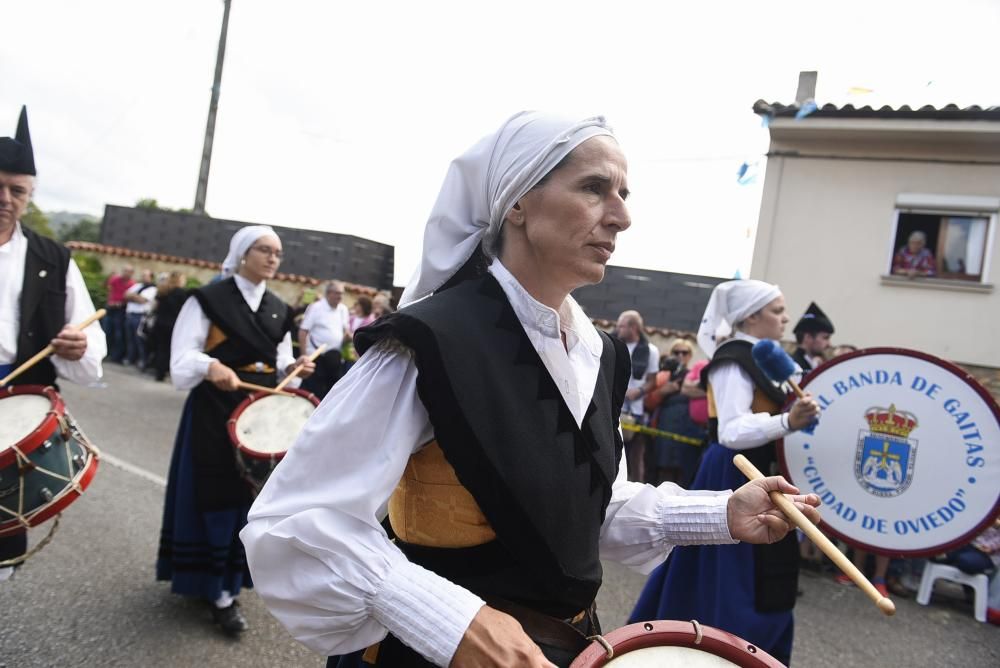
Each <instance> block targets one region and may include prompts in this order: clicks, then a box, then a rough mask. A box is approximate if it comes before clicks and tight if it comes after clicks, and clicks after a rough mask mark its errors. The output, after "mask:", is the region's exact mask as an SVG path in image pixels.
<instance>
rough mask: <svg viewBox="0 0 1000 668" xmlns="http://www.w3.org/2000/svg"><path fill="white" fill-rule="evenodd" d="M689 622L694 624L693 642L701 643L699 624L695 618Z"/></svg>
mask: <svg viewBox="0 0 1000 668" xmlns="http://www.w3.org/2000/svg"><path fill="white" fill-rule="evenodd" d="M691 624H692V625H693V626H694V644H695V645H700V644H701V638H702V636H701V624H699V623H698V620H697V619H692V620H691Z"/></svg>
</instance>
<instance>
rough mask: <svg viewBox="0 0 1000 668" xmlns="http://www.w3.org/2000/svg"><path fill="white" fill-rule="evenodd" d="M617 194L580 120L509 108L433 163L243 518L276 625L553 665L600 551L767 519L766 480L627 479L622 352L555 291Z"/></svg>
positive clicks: (577, 619) (408, 662)
mask: <svg viewBox="0 0 1000 668" xmlns="http://www.w3.org/2000/svg"><path fill="white" fill-rule="evenodd" d="M627 195H628V188H627V183H626V164H625V159H624V156H623V155H622V153H621V150H620V149H619V148H618V144H617V142H616V141H615V139H614V137H613V135H612V133H611V130H610V128H608V126H607V124H606V123H605V121H604V119H603V118H600V117H597V118H587V119H583V120H579V119H567V118H563V117H558V116H552V115H548V114H542V113H537V112H524V113H520V114H517V115H515V116H513V117H512V118H510V119H509V120H508V121H507V122H506V123H504V125H503V126H502V127H501V128H500V129H499V130H498V131H497V132H495V133H493V134H491V135H489V136H487V137H485V138H484V139H482V140H481V141H480V142H478V143H477V144H476V145H474V146H473V147H472V148H471V149H470V150H469V151H467V152H466V153H465V154H463V155H462V156H460V157H459V158H458V159H456V160H455V161H454V162H453V163H452V164H451V168H450V169H449V171H448V175H447V176H446V178H445V182H444V185H443V187H442V189H441V193H440V195H439V196H438V199H437V202H436V203H435V205H434V209H433V211H432V212H431V216H430V219H429V220H428V222H427V228H426V231H425V234H424V255H423V259H422V261H421V264H420V267H419V268H418V270H417V272H416V274H415V275H414V277H413V280H412V281H411V282H410V284H409V285H408V286H407V288H406V291H405V293H404V294H403V298H402V304H403V308H401V309H400V310H399V311H397V312H396V313H393V314H390V315H387V316H384V317H383V318H381V319H380V320H378V321H377V322H375V323H374V324H373V325H371V326H370V327H368V328H366V329H362V330H361V331H360V332H359V333H358V335H357V337H356V339H355V340H356V344H357V345H358V349H359V352H361V353H362V357H361V358H360V359H359V361H358V362H357V364H356V365H355V366H354V367H353V368H352V369H351V371H350V372H349V373H348V374H347V375H346V376H345V377H344V378H343V379H342V380H341V381H340V382H339V383H338V384H337V385H336V386H334V388H333V390H332V391H331V392H330V394H329V395H327V397H326V399H325V400H324V401H323V403H322V404H321V405H320V407H319V409H318V410H317V411H316V413H315V414H314V415H313V417H312V418H311V419H310V421H309V422H308V424H307V425H306V426H305V428H304V429H303V431H302V432H301V434H300V436H299V438H298V440H297V441H296V443H295V445H294V446H293V447H292V448H291V449H290V451H289V454H288V456H287V457H286V458H285V459H284V461H283V462H282V464H281V466H279V467H278V469H277V470H276V471H275V473H274V474H273V475H272V476H271V478H270V479H269V480H268V482H267V484H266V485H265V486H264V489H263V490H262V492H261V494H260V496H259V497H258V498H257V500H256V501H255V503H254V506H253V508H252V509H251V513H250V521H249V523H248V525H247V527H246V529H244V530H243V533H242V535H241V536H242V538H243V542H244V544H245V545H246V547H247V558H248V562H249V564H250V568H251V571H252V572H253V575H254V581H255V583H256V585H257V592H258V593H259V594H260V595H261V597H262V598H263V600H264V602H265V604H266V605H267V606H268V607H269V608H270V610H271V611H272V613H274V615H275V616H277V617H278V619H279V620H280V621H281V622H282V623H283V624H284V625H285V626H286V627H287V628H288V629H289V631H290V632H291V633H292V635H293V636H295V637H296V638H298V639H299V640H300V641H302V642H303V643H305V644H307V645H308V646H309V647H310V648H312V649H313V650H315V651H317V652H321V653H324V654H327V655H334V654H346V653H348V652H352V653H353V654H351V655H349V656H344V657H340V665H341V666H361V665H368V664H374V665H378V666H393V667H403V668H405V667H407V666H426V665H435V666H448V665H456V666H519V667H524V666H529V667H543V666H544V667H550V666H553V665H559V666H566V665H568V664H569V663H570V661H571V660H572V659H573V657H574V656H575V655H576V654H577V653H578V652H579V651H580V649H581V648H582V647H584V646H585V645H586V642H587V641H586V636H587V635H590V634H592V633H595V632H597V629H598V627H597V623H596V618H595V616H594V610H593V601H594V596H595V595H596V593H597V589H598V587H599V586H600V582H601V566H600V557H604V558H610V559H615V560H617V561H621V562H623V563H626V564H629V565H631V566H633V567H636V568H639V569H645V570H646V571H647V572H648V570H649V569H651V568H652V567H654V566H655V565H657V564H659V563H660V562H661V561H662V560H663V559H664V558H665V556H666V554H667V553H668V552H669V550H670V548H671V546H672V545H675V544H682V543H687V542H715V543H731V542H732V540H733V539H732V536H737V537H742V538H747V539H754V540H765V541H766V540H769V539H774V538H776V537H780V535H784V533H785V532H786V531H787V529H788V526H787V524H786V522H785V521H784V519H783V518H780V517H777V516H773V515H771V514H768V515H767V516H766V517H765V519H763V520H762V519H761V515H760V513H762V512H769V513H770V512H773V509H772V507H771V506H770V501H769V499H768V498H767V494H766V493H765V486H764V485H757V486H748V487H747V488H746V489H745V490H742V491H741V492H739V493H737V494H735V495H732V496H730V494H729V493H728V492H727V493H708V494H687V493H685V492H684V491H683V490H680V489H679V488H677V487H676V486H672V485H667V486H664V487H662V488H660V489H657V488H654V487H650V486H646V485H641V484H637V483H629V482H628V481H627V480H626V479H625V476H624V472H625V468H626V467H625V465H624V464H623V463H621V462H620V457H621V451H622V441H621V435H620V432H619V431H618V429H617V426H618V425H617V419H618V415H619V412H620V408H621V404H622V401H623V398H624V392H625V387H626V384H627V379H628V376H629V361H628V359H629V358H628V354H627V351H626V349H625V346H624V345H623V344H622V343H620V342H616V341H615V340H613V339H611V338H610V337H608V336H607V335H605V334H603V333H601V332H598V330H597V329H595V328H594V326H593V325H592V324H591V322H590V320H589V319H588V318H587V316H586V315H584V313H583V311H582V310H581V309H580V307H579V306H578V305H577V304H576V302H575V301H574V300H573V298H572V297H570V292H571V291H572V290H574V289H575V288H577V287H579V286H581V285H585V284H588V283H596V282H599V281H600V280H601V279H602V278H603V276H604V266H605V263H606V262H607V261H608V259H609V258H610V257H611V253H612V251H613V250H614V245H615V240H616V237H617V234H618V233H619V232H621V231H623V230H625V229H627V228H628V227H629V225H630V224H631V221H630V219H629V215H628V211H627V209H626V207H625V198H626V197H627ZM427 295H431V296H429V297H427ZM424 297H427V298H426V299H424ZM418 300H419V301H418ZM767 484H768V485H770V489H778V488H779V482H778V479H770V481H769V482H768V483H767ZM780 488H781V489H782V490H784V491H793V490H794V488H792V487H791V486H790V485H788V483H787V482H783V483H782V484H781V486H780ZM801 500H802V499H801V498H800V501H801ZM809 501H810V502H812V503H815V502H816V499H815V498H813V499H810V500H809ZM386 507H387V508H388V519H389V524H390V525H391V529H392V530H393V531H394V533H395V534H396V540H395V541H390V539H389V538H388V536H387V535H386V532H385V531H384V530H383V527H382V525H381V524H380V522H379V518H380V516H381V515H382V513H383V512H384V510H383V509H385V508H386ZM802 507H803V508H805V509H806V510H807V512H810V513H814V509H813V508H812V507H811V506H809V505H806V504H805V503H803V504H802ZM727 509H728V510H729V512H730V513H731V514H732V517H733V521H732V523H729V524H727ZM730 530H732V533H730ZM543 637H544V638H546V640H545V641H541V640H540V638H543ZM366 648H367V649H366ZM361 650H364V652H363V653H362V651H361ZM328 665H338V662H337V661H336V659H334V658H331V660H330V662H328Z"/></svg>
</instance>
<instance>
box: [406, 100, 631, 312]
mask: <svg viewBox="0 0 1000 668" xmlns="http://www.w3.org/2000/svg"><path fill="white" fill-rule="evenodd" d="M598 135H608V136H611V137H613V136H614V134H613V133H612V132H611V128H610V127H608V125H607V122H606V121H605V120H604V117H603V116H595V117H593V118H585V119H583V120H579V119H573V118H567V117H564V116H556V115H553V114H546V113H542V112H538V111H522V112H520V113H518V114H515V115H513V116H511V117H510V118H509V119H507V121H506V122H505V123H504V124H503V126H501V127H500V129H499V130H497V131H496V132H494V133H493V134H491V135H488V136H486V137H484V138H482V139H481V140H479V141H478V142H477V143H476V144H475V145H474V146H473V147H472V148H470V149H469V150H468V151H466V152H465V153H463V154H462V155H461V156H459V157H458V158H456V159H455V160H454V161H453V162H452V163H451V166H450V167H449V169H448V174H447V176H445V179H444V184H443V185H442V186H441V192H440V193H438V198H437V201H436V202H435V203H434V208H433V209H432V210H431V215H430V218H428V219H427V227H426V228H425V229H424V252H423V257H422V258H421V261H420V266H419V267H417V270H416V272H414V274H413V278H411V279H410V282H409V284H407V286H406V290H404V291H403V296H402V297H401V298H400V302H399V303H400V306H405V305H406V304H409V303H411V302H414V301H416V300H418V299H421V298H422V297H426V296H427V295H429V294H431V293H432V292H434V291H435V290H437V289H438V288H440V287H441V286H442V285H444V284H445V283H446V282H447V281H448V279H449V278H451V277H452V276H454V275H455V273H456V272H457V271H458V270H459V269H461V268H462V265H464V264H465V262H466V261H467V260H468V259H469V258H470V257H472V253H473V252H474V251H475V250H476V246H478V245H479V242H480V240H481V239H482V238H483V235H484V234H486V232H487V230H490V232H491V236H495V235H496V234H499V230H500V227H501V226H502V225H503V221H504V218H505V217H506V215H507V213H508V212H509V211H510V209H511V207H512V206H514V204H515V203H517V201H518V200H519V199H521V198H522V197H524V195H525V194H526V193H527V192H528V191H529V190H531V189H532V188H533V187H534V186H535V185H536V184H537V183H538V182H539V181H540V180H541V179H542V177H544V176H545V175H546V174H548V173H549V172H550V171H551V170H552V168H553V167H555V166H556V165H557V164H559V162H560V161H561V160H562V159H563V158H565V157H566V156H567V155H569V153H570V151H572V150H573V149H574V148H576V147H577V146H579V145H580V144H582V143H583V142H585V141H586V140H588V139H590V138H591V137H596V136H598Z"/></svg>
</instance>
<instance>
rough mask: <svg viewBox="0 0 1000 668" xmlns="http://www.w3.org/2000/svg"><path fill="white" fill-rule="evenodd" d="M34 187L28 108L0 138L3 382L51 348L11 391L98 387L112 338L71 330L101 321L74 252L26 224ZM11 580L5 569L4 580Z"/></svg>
mask: <svg viewBox="0 0 1000 668" xmlns="http://www.w3.org/2000/svg"><path fill="white" fill-rule="evenodd" d="M34 187H35V156H34V153H33V152H32V149H31V136H30V134H29V133H28V113H27V110H26V109H24V108H23V107H22V108H21V117H20V119H19V120H18V124H17V133H16V134H15V135H14V137H0V276H2V277H3V278H2V279H0V378H4V377H6V376H7V374H9V373H10V372H11V371H13V370H14V369H15V368H17V367H18V366H20V365H21V363H23V362H24V361H26V360H28V359H29V358H30V357H32V356H33V355H34V354H35V353H37V352H39V351H41V350H42V348H44V347H45V346H47V345H48V344H50V343H51V344H52V347H53V349H54V352H53V354H52V355H51V356H49V357H47V358H45V359H43V360H42V361H41V362H38V363H37V364H35V365H34V366H33V367H31V368H30V369H29V370H27V371H25V372H24V373H22V374H21V375H20V376H18V377H17V378H15V379H14V380H13V381H11V383H10V384H11V385H22V384H30V385H54V384H55V382H56V377H57V376H61V377H63V378H67V379H69V380H72V381H74V382H77V383H90V382H93V381H95V380H97V379H99V378H100V377H101V359H102V358H103V357H104V355H105V353H106V352H107V345H106V343H105V339H104V332H103V331H102V330H101V328H100V327H99V326H98V325H97V324H96V323H95V324H92V325H90V326H89V327H87V328H86V329H85V330H84V331H82V332H80V331H77V330H75V329H73V328H72V327H70V326H69V323H76V322H81V321H83V320H84V319H86V318H87V317H89V316H90V315H91V314H93V313H94V305H93V302H92V301H91V299H90V295H89V294H88V292H87V286H86V285H85V284H84V282H83V276H82V275H81V274H80V269H79V268H78V267H77V266H76V263H75V262H73V260H72V259H71V258H70V253H69V250H68V249H67V248H65V247H64V246H62V245H61V244H58V243H56V242H55V241H52V240H51V239H47V238H45V237H42V236H40V235H38V234H36V233H34V232H33V231H31V230H30V229H28V228H27V227H25V226H24V225H22V224H21V222H20V220H21V216H22V215H24V212H25V211H26V210H27V208H28V202H29V201H30V200H31V193H32V192H33V191H34ZM8 445H9V444H7V443H0V449H2V448H4V447H7V446H8ZM26 545H27V536H26V535H25V534H24V533H20V534H16V535H14V536H9V537H0V563H2V562H5V561H7V560H11V559H14V558H16V557H19V556H21V555H23V554H24V552H25V548H26ZM11 573H12V569H11V568H10V567H3V566H0V581H2V580H5V579H7V578H9V577H10V575H11Z"/></svg>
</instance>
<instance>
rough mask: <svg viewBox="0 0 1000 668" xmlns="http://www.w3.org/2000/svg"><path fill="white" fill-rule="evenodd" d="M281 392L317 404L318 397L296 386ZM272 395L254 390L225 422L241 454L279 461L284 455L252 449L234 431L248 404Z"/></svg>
mask: <svg viewBox="0 0 1000 668" xmlns="http://www.w3.org/2000/svg"><path fill="white" fill-rule="evenodd" d="M281 391H282V392H288V393H290V394H295V395H298V396H300V397H303V398H305V399H308V400H309V401H310V402H312V405H313V406H319V398H318V397H317V396H316V395H315V394H313V393H312V392H306V391H305V390H302V389H299V388H297V387H286V388H283V389H282V390H281ZM272 396H274V395H273V394H272V393H270V392H254V393H253V394H251V395H250V396H249V397H247V398H246V399H244V400H243V401H241V402H240V404H239V406H237V407H236V409H235V410H234V411H233V414H232V416H230V418H229V422H227V423H226V431H227V432H228V433H229V440H230V441H231V442H232V444H233V445H234V446H235V447H236V449H237V450H239V451H240V452H241V453H242V454H244V455H246V456H247V457H252V458H253V459H262V460H265V461H271V460H274V461H280V460H281V458H282V457H284V456H285V453H284V452H278V453H275V452H261V451H259V450H254V449H253V448H251V447H250V446H248V445H247V444H245V443H243V442H242V441H240V437H239V434H237V433H236V422H237V421H238V420H239V419H240V416H241V415H243V411H245V410H246V409H247V407H248V406H250V404H252V403H253V402H255V401H257V400H258V399H263V398H264V397H272Z"/></svg>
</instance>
